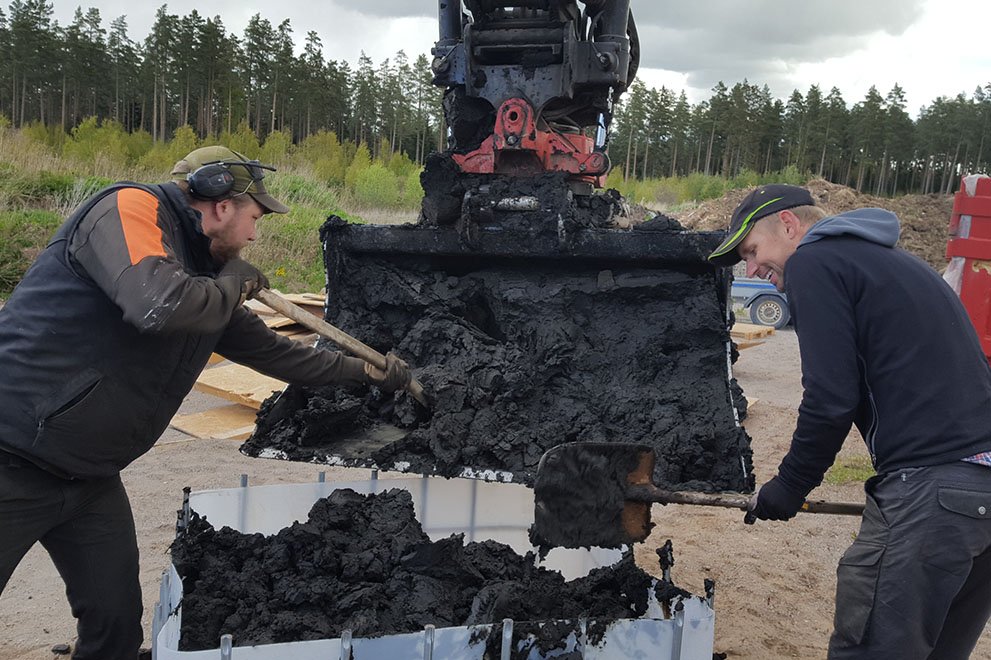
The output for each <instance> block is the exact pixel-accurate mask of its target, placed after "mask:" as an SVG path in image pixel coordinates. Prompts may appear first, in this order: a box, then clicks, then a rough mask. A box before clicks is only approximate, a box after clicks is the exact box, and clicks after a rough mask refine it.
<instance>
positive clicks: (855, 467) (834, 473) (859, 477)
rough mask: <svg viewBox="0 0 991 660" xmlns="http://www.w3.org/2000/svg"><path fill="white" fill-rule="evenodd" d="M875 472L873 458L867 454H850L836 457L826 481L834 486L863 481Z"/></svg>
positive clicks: (827, 473)
mask: <svg viewBox="0 0 991 660" xmlns="http://www.w3.org/2000/svg"><path fill="white" fill-rule="evenodd" d="M874 474H875V472H874V467H873V466H872V465H871V459H869V458H867V457H866V456H848V457H845V458H838V459H836V462H835V463H833V467H831V468H829V470H828V471H827V472H826V483H829V484H833V485H834V486H840V485H843V484H852V483H862V482H864V481H867V480H868V479H869V478H871V477H873V476H874Z"/></svg>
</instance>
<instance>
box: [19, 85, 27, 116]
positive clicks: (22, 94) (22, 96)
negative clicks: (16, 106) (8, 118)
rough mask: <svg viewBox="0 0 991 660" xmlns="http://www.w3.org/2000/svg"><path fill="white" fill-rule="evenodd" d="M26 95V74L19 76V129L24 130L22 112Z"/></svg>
mask: <svg viewBox="0 0 991 660" xmlns="http://www.w3.org/2000/svg"><path fill="white" fill-rule="evenodd" d="M27 95H28V77H27V75H26V74H24V75H21V121H20V124H19V125H20V127H21V128H24V110H25V103H24V101H25V99H26V98H27Z"/></svg>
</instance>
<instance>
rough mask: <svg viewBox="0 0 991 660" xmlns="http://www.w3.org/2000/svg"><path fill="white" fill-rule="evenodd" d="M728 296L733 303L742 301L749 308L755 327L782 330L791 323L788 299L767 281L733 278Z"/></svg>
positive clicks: (753, 278) (751, 278)
mask: <svg viewBox="0 0 991 660" xmlns="http://www.w3.org/2000/svg"><path fill="white" fill-rule="evenodd" d="M730 295H731V296H732V298H733V300H734V302H735V301H738V300H742V301H743V307H744V309H746V308H747V307H749V308H750V321H751V322H753V323H756V324H757V325H769V326H772V327H774V328H783V327H785V326H786V325H788V323H789V322H790V321H791V312H789V311H788V297H787V296H786V295H785V294H783V293H781V292H780V291H778V290H777V289H776V288H775V287H774V285H773V284H771V283H770V282H769V281H767V280H762V279H760V278H757V277H735V278H733V288H732V290H731V293H730Z"/></svg>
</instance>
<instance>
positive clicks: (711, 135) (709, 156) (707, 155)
mask: <svg viewBox="0 0 991 660" xmlns="http://www.w3.org/2000/svg"><path fill="white" fill-rule="evenodd" d="M715 137H716V122H712V131H710V133H709V146H708V147H707V148H706V150H705V175H706V176H708V175H709V164H710V163H711V162H712V141H713V140H714V139H715Z"/></svg>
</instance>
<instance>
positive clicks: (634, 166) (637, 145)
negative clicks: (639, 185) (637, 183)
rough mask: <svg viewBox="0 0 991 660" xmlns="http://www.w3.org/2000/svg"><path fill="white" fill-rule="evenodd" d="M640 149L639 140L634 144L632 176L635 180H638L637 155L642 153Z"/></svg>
mask: <svg viewBox="0 0 991 660" xmlns="http://www.w3.org/2000/svg"><path fill="white" fill-rule="evenodd" d="M639 147H640V141H639V140H637V141H636V142H634V143H633V171H632V172H630V176H631V177H633V178H634V179H636V178H637V153H639V151H640V149H639Z"/></svg>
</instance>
